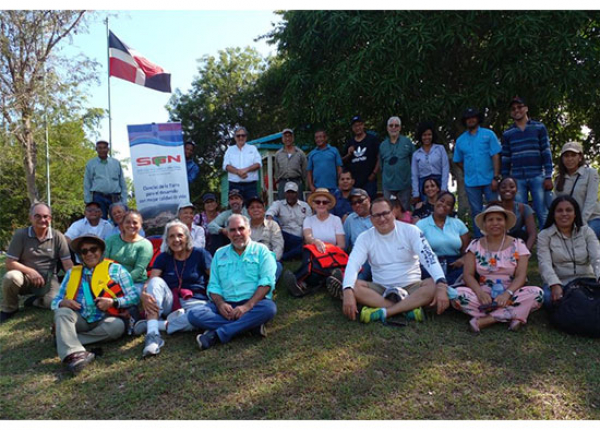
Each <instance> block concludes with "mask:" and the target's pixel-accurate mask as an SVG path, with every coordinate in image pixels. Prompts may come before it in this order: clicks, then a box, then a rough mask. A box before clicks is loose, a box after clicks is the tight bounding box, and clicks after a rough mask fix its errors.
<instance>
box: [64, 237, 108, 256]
mask: <svg viewBox="0 0 600 430" xmlns="http://www.w3.org/2000/svg"><path fill="white" fill-rule="evenodd" d="M84 241H85V242H95V243H97V244H98V245H100V248H102V253H104V250H105V249H106V243H105V242H104V241H103V240H102V239H101V238H99V237H98V236H94V235H93V234H85V235H83V236H79V237H76V238H75V239H73V240H72V241H71V249H72V250H73V252H74V253H76V254H79V248H80V247H81V243H82V242H84Z"/></svg>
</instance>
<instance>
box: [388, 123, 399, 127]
mask: <svg viewBox="0 0 600 430" xmlns="http://www.w3.org/2000/svg"><path fill="white" fill-rule="evenodd" d="M388 127H389V128H398V127H400V124H388Z"/></svg>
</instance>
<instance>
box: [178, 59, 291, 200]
mask: <svg viewBox="0 0 600 430" xmlns="http://www.w3.org/2000/svg"><path fill="white" fill-rule="evenodd" d="M199 63H200V65H199V67H198V73H199V75H198V77H197V78H196V79H195V81H194V82H193V83H192V89H191V90H190V91H189V93H187V94H182V93H181V92H180V91H179V90H176V91H175V94H174V95H173V97H172V98H171V100H170V102H169V106H168V109H169V113H170V120H171V121H181V123H182V128H183V133H184V137H185V139H186V140H188V139H189V140H192V141H194V142H195V143H196V154H199V155H200V157H198V158H197V160H198V161H199V162H200V163H199V165H200V175H199V176H200V177H201V178H203V181H196V183H195V184H194V185H193V188H192V194H193V195H195V196H197V195H199V194H200V193H201V192H204V191H208V190H212V191H214V190H215V189H216V188H217V185H218V177H219V174H220V172H221V168H220V166H221V163H222V157H223V154H224V153H225V150H226V149H227V145H229V144H231V143H232V141H233V139H232V138H233V130H234V129H235V127H236V126H237V125H243V126H244V127H246V128H247V129H248V132H249V134H250V139H252V138H255V137H260V136H262V135H266V134H271V133H273V132H274V130H280V129H281V128H277V127H280V126H281V120H279V119H278V118H280V117H281V106H280V103H279V100H280V97H279V96H280V94H279V95H278V88H281V87H280V86H278V85H275V84H274V82H278V81H279V80H280V78H281V77H280V75H278V74H277V72H276V69H275V68H273V69H272V70H273V71H269V72H266V71H267V70H271V69H270V68H269V66H270V64H271V61H270V60H269V59H263V58H262V57H261V55H260V54H259V53H258V52H257V51H256V50H255V49H252V48H245V49H241V48H227V49H225V50H224V51H219V53H218V56H217V57H213V56H204V57H202V59H200V60H199ZM272 100H275V101H276V102H271V101H272Z"/></svg>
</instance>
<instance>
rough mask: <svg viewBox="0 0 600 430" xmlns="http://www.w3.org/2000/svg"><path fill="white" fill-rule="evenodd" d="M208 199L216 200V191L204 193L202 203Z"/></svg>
mask: <svg viewBox="0 0 600 430" xmlns="http://www.w3.org/2000/svg"><path fill="white" fill-rule="evenodd" d="M208 200H214V201H215V202H216V201H217V196H215V194H214V193H204V194H203V195H202V203H206V202H207V201H208Z"/></svg>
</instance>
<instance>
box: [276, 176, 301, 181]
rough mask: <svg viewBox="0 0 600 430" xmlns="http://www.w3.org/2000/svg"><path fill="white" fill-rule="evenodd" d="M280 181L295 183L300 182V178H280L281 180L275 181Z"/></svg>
mask: <svg viewBox="0 0 600 430" xmlns="http://www.w3.org/2000/svg"><path fill="white" fill-rule="evenodd" d="M281 181H286V182H290V181H292V182H296V181H302V178H301V177H300V176H298V177H297V178H281V179H277V182H281Z"/></svg>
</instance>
